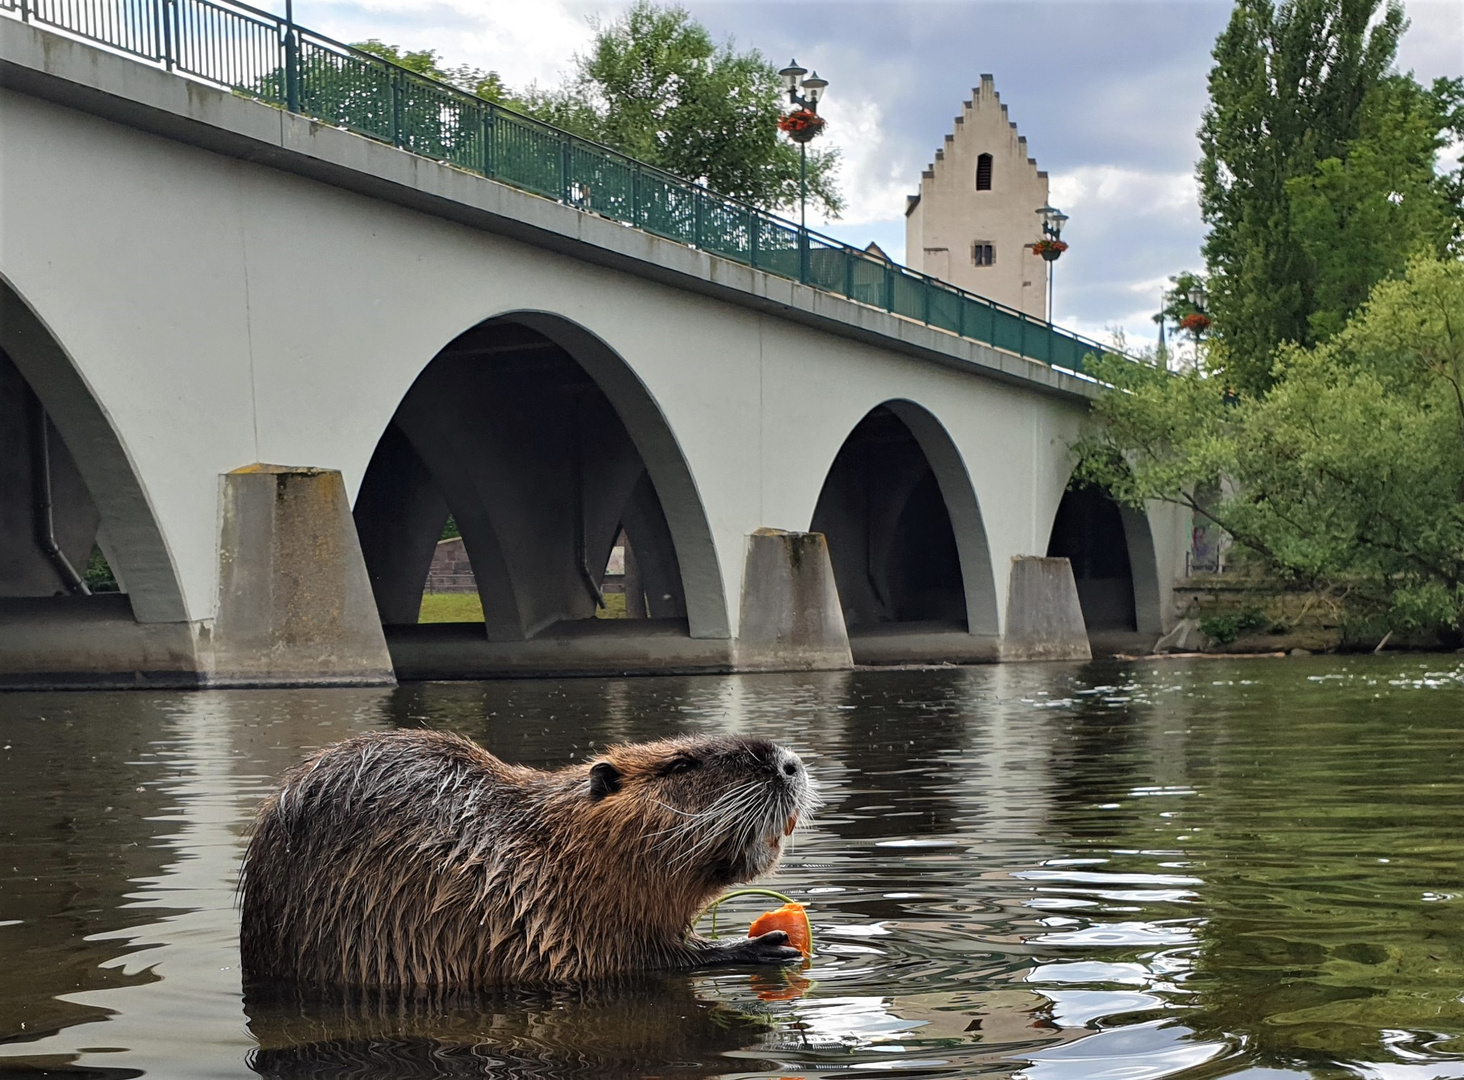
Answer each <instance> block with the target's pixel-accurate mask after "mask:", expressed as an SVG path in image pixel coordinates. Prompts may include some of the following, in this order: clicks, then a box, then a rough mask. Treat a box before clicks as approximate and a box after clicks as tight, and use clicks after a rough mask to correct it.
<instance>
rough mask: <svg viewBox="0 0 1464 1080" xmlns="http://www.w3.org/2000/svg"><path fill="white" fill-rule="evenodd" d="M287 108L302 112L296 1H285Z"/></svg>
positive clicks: (294, 111)
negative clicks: (296, 32)
mask: <svg viewBox="0 0 1464 1080" xmlns="http://www.w3.org/2000/svg"><path fill="white" fill-rule="evenodd" d="M285 108H287V109H289V110H290V111H291V112H293V113H297V112H299V111H300V42H299V39H298V38H297V37H296V36H295V4H294V0H285Z"/></svg>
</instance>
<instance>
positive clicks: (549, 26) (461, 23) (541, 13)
mask: <svg viewBox="0 0 1464 1080" xmlns="http://www.w3.org/2000/svg"><path fill="white" fill-rule="evenodd" d="M623 7H624V4H620V3H595V4H584V3H574V4H570V3H565V2H564V0H535V2H534V3H532V4H485V3H482V2H477V0H308V2H302V3H297V4H296V9H295V16H296V18H297V19H299V20H300V21H301V22H302V23H305V24H306V25H308V26H312V27H314V28H316V29H319V30H320V31H321V32H323V33H326V34H329V35H330V36H332V37H336V38H340V39H342V40H344V41H363V40H365V39H366V38H380V39H381V40H383V41H388V42H391V43H392V44H394V45H400V46H401V47H403V48H405V49H434V50H436V52H437V54H438V55H439V56H440V57H442V59H443V60H444V61H445V62H446V63H447V64H449V65H457V64H471V65H473V66H475V67H481V68H486V69H488V70H491V71H496V72H498V74H499V75H500V76H501V77H502V78H503V81H504V82H506V83H507V84H508V85H509V86H512V87H521V86H527V85H528V84H530V83H535V82H537V83H539V84H541V85H554V84H557V83H558V82H560V81H561V79H562V78H563V76H564V75H565V73H566V72H568V70H569V69H570V66H571V61H572V58H573V55H574V53H575V52H576V50H580V49H583V48H584V47H585V46H587V45H588V44H589V42H590V39H591V37H592V35H593V30H592V29H591V27H590V22H589V20H590V18H591V17H593V16H596V15H600V16H606V15H608V16H611V17H613V16H614V15H615V14H616V13H617V12H619V11H620V10H622V9H623Z"/></svg>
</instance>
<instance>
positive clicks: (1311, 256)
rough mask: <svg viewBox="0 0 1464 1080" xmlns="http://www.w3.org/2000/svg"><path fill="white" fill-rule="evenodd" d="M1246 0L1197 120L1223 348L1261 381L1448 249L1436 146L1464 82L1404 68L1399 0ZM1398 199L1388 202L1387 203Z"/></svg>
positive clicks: (1448, 203) (1222, 358) (1247, 384)
mask: <svg viewBox="0 0 1464 1080" xmlns="http://www.w3.org/2000/svg"><path fill="white" fill-rule="evenodd" d="M1379 7H1380V0H1283V2H1282V3H1280V4H1279V5H1277V4H1273V3H1272V2H1270V0H1238V3H1237V4H1236V7H1235V10H1234V12H1233V13H1232V15H1231V19H1230V22H1229V25H1228V26H1227V27H1226V29H1225V31H1224V32H1223V33H1222V34H1221V35H1220V37H1219V39H1218V40H1217V41H1216V44H1215V50H1214V58H1215V66H1214V68H1213V69H1212V70H1211V72H1210V79H1209V89H1210V105H1209V107H1208V108H1207V109H1206V111H1205V114H1204V117H1203V121H1202V123H1201V127H1200V132H1199V135H1200V141H1201V147H1202V158H1201V160H1200V162H1199V165H1198V170H1197V171H1198V178H1199V184H1200V209H1201V213H1202V216H1203V217H1204V220H1205V221H1206V223H1207V224H1208V225H1209V226H1210V234H1209V236H1208V237H1207V239H1206V241H1205V247H1204V252H1205V259H1206V263H1207V265H1208V269H1209V277H1210V310H1211V314H1212V315H1213V317H1214V322H1215V330H1216V331H1217V333H1218V336H1219V347H1218V348H1217V349H1216V350H1215V351H1214V353H1213V356H1214V358H1215V359H1216V361H1217V362H1218V363H1220V364H1222V365H1223V366H1224V368H1225V371H1226V374H1227V378H1228V380H1229V381H1230V382H1232V383H1233V384H1235V385H1237V386H1239V387H1240V388H1241V389H1243V390H1245V391H1248V392H1251V393H1264V392H1265V391H1266V390H1267V389H1268V388H1269V386H1270V384H1271V380H1272V375H1271V368H1272V365H1273V363H1274V361H1275V358H1276V354H1277V349H1278V348H1279V347H1280V346H1281V345H1282V344H1283V343H1284V342H1294V343H1296V344H1299V345H1302V346H1310V345H1313V344H1315V343H1317V342H1318V341H1322V340H1325V339H1326V337H1327V335H1329V334H1332V333H1335V332H1337V331H1338V330H1339V329H1340V327H1341V326H1342V325H1343V324H1345V322H1346V320H1347V318H1348V316H1349V315H1351V314H1352V312H1353V311H1355V310H1356V308H1357V306H1358V305H1359V304H1360V303H1361V302H1362V300H1363V299H1364V298H1365V297H1366V296H1367V294H1368V290H1369V289H1370V288H1371V286H1372V285H1373V284H1374V283H1375V282H1377V281H1379V280H1381V279H1383V278H1385V277H1388V276H1390V275H1396V274H1398V273H1400V272H1401V271H1402V270H1403V267H1404V265H1405V263H1406V261H1407V259H1408V258H1409V257H1410V256H1411V255H1413V254H1416V253H1418V252H1419V251H1427V252H1430V253H1433V254H1438V253H1439V252H1441V251H1442V250H1443V247H1444V245H1445V244H1447V243H1448V241H1449V240H1450V239H1451V237H1452V236H1453V233H1454V231H1455V229H1456V228H1457V225H1458V221H1459V217H1460V213H1459V200H1458V184H1457V179H1456V178H1450V177H1438V176H1436V175H1435V172H1434V154H1435V152H1436V151H1437V150H1438V149H1439V148H1440V147H1441V146H1443V145H1445V143H1446V142H1447V141H1448V134H1449V133H1450V132H1451V131H1457V130H1458V124H1459V109H1458V102H1459V89H1460V83H1459V82H1458V81H1457V80H1454V81H1441V82H1439V83H1436V84H1435V85H1434V87H1433V88H1431V89H1424V88H1422V87H1420V86H1418V84H1417V83H1416V82H1414V80H1413V79H1412V78H1411V77H1408V76H1400V75H1396V74H1392V73H1391V68H1392V64H1393V60H1394V57H1395V55H1396V53H1397V47H1398V39H1399V36H1400V35H1401V34H1402V32H1403V30H1404V27H1405V25H1406V24H1405V20H1404V17H1403V10H1402V8H1401V7H1400V6H1399V4H1398V3H1397V0H1387V3H1386V6H1383V7H1382V9H1381V11H1379ZM1385 204H1386V205H1385Z"/></svg>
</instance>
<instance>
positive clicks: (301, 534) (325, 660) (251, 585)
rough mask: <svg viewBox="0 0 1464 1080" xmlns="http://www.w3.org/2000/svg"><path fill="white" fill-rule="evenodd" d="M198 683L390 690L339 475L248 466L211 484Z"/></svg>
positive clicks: (383, 647) (378, 622)
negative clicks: (210, 612) (212, 523)
mask: <svg viewBox="0 0 1464 1080" xmlns="http://www.w3.org/2000/svg"><path fill="white" fill-rule="evenodd" d="M220 504H221V519H220V524H219V599H218V611H217V615H216V617H215V619H214V624H213V635H212V651H213V665H212V671H211V673H210V676H209V679H208V681H209V682H210V683H211V684H214V685H223V686H264V685H268V686H280V685H288V684H317V685H321V684H334V685H340V684H352V685H389V684H391V683H393V682H395V677H394V676H393V674H392V665H391V657H390V656H389V655H388V653H387V650H386V639H385V637H384V635H383V634H382V630H381V620H380V618H379V617H378V615H377V611H376V601H375V599H374V597H373V594H372V591H371V582H370V579H369V578H368V577H367V574H366V564H365V561H364V560H363V559H362V557H361V545H360V543H359V541H358V540H357V538H356V527H355V524H354V523H353V521H352V519H351V506H350V503H349V502H348V501H347V499H346V489H345V485H344V484H343V483H342V481H341V474H340V473H339V472H337V471H336V470H334V469H307V468H298V469H297V468H284V467H281V466H278V465H258V464H256V465H248V466H245V467H244V468H242V469H236V470H234V471H233V472H230V473H226V474H224V475H223V477H221V481H220Z"/></svg>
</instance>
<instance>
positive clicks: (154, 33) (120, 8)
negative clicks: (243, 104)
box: [0, 0, 278, 86]
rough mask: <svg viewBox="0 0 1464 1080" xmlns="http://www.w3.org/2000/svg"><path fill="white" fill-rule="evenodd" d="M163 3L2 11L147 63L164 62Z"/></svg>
mask: <svg viewBox="0 0 1464 1080" xmlns="http://www.w3.org/2000/svg"><path fill="white" fill-rule="evenodd" d="M160 3H161V0H26V3H25V5H24V6H22V5H21V4H20V3H17V2H15V0H11V2H9V3H4V4H0V8H4V9H9V10H12V11H14V10H16V9H17V8H19V9H20V10H22V11H23V12H25V14H26V16H27V18H29V19H30V21H32V22H38V23H47V24H49V25H51V26H55V27H59V28H60V29H62V30H66V31H68V32H70V33H73V34H76V35H77V36H79V37H84V38H89V39H91V40H92V41H99V42H101V43H102V44H104V45H109V46H111V47H112V48H114V49H121V50H122V51H123V52H128V53H132V54H133V55H134V56H140V57H142V58H144V59H146V60H161V59H163V55H164V53H163V45H164V42H163V28H162V25H161V22H160V19H159V15H160V12H159V9H158V7H157V6H156V5H157V4H160ZM276 63H278V60H276ZM225 85H229V86H232V85H233V84H232V83H226V84H225Z"/></svg>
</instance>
